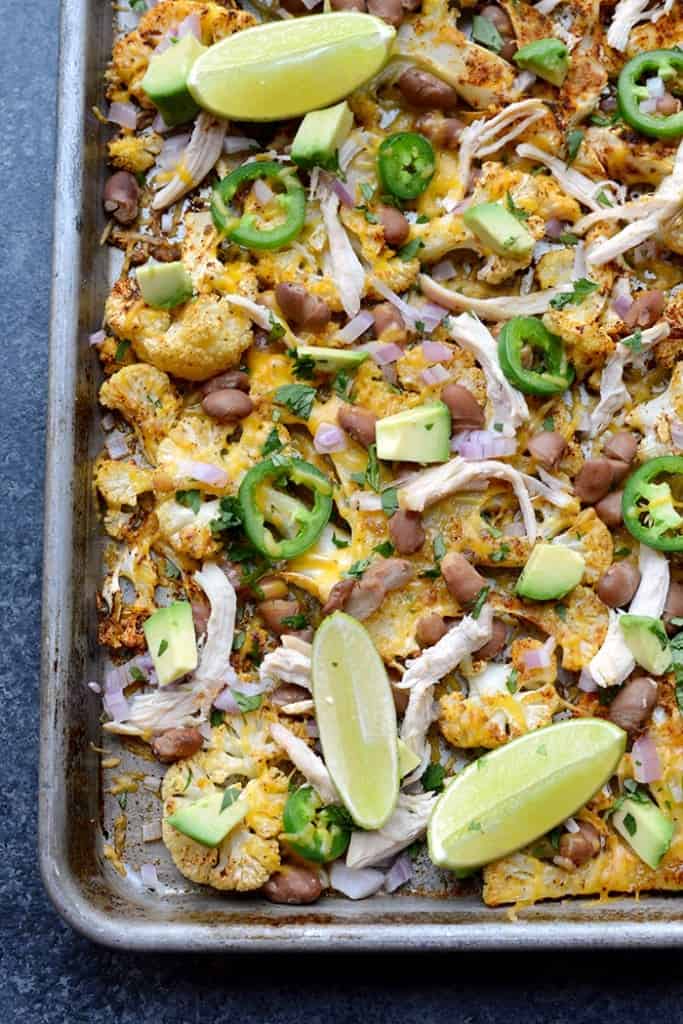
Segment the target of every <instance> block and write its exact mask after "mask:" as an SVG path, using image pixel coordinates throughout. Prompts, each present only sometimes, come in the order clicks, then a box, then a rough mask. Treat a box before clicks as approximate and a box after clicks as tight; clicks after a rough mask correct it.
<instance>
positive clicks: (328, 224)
mask: <svg viewBox="0 0 683 1024" xmlns="http://www.w3.org/2000/svg"><path fill="white" fill-rule="evenodd" d="M320 210H321V212H322V215H323V220H324V221H325V230H326V231H327V242H328V246H329V257H330V277H331V278H332V280H333V281H334V283H335V284H336V286H337V290H338V292H339V298H340V299H341V304H342V306H343V307H344V310H345V311H346V313H347V315H348V316H355V315H356V313H357V312H358V310H359V309H360V301H361V297H362V295H363V289H364V287H365V271H364V270H363V266H362V264H361V262H360V260H359V259H358V257H357V256H356V253H355V252H354V250H353V246H352V245H351V242H350V241H349V236H348V235H347V234H346V231H345V229H344V226H343V224H342V223H341V221H340V220H339V216H338V210H339V199H338V197H337V196H336V195H335V194H334V192H328V193H327V195H325V196H323V198H322V199H321V200H320Z"/></svg>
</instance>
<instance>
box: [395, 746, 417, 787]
mask: <svg viewBox="0 0 683 1024" xmlns="http://www.w3.org/2000/svg"><path fill="white" fill-rule="evenodd" d="M420 760H421V758H420V757H418V755H417V754H416V753H415V752H414V751H412V750H411V749H410V747H409V746H408V745H407V744H406V743H404V742H403V740H402V739H401V738H400V737H399V740H398V774H399V778H401V779H402V778H403V777H404V776H405V775H410V773H411V772H412V771H415V769H416V768H417V766H418V765H419V763H420Z"/></svg>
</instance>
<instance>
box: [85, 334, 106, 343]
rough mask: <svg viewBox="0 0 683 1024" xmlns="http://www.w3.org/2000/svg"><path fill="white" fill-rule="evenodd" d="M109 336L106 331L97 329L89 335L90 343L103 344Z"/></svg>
mask: <svg viewBox="0 0 683 1024" xmlns="http://www.w3.org/2000/svg"><path fill="white" fill-rule="evenodd" d="M106 337H107V335H106V333H105V331H95V332H94V333H93V334H89V335H88V344H89V345H101V344H102V342H103V341H104V340H105V338H106Z"/></svg>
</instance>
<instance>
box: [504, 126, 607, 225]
mask: <svg viewBox="0 0 683 1024" xmlns="http://www.w3.org/2000/svg"><path fill="white" fill-rule="evenodd" d="M517 156H521V157H523V158H524V159H525V160H536V161H538V163H540V164H544V165H545V166H546V167H547V168H548V170H549V171H550V173H551V174H552V176H553V177H554V178H555V179H556V180H557V181H558V182H559V184H560V185H561V186H562V188H563V189H564V191H565V192H566V193H567V194H568V195H570V196H573V197H574V199H578V201H579V202H580V203H583V205H584V206H588V207H589V208H590V209H591V210H601V209H604V207H602V206H601V205H600V200H599V199H598V198H597V197H598V195H599V194H600V193H601V192H604V190H605V189H609V190H610V193H611V194H610V195H609V199H610V202H612V203H614V202H616V201H617V200H618V199H619V198H620V197H621V196H622V195H623V191H624V190H623V188H622V186H621V185H617V184H616V183H615V182H613V181H609V180H608V179H606V180H604V181H593V180H592V179H591V178H588V177H587V176H586V175H585V174H582V173H581V171H577V170H576V168H574V167H568V166H567V165H566V163H564V161H563V160H560V159H558V157H556V156H551V155H550V153H546V151H545V150H544V149H539V148H538V146H530V145H529V144H528V143H526V142H523V143H522V144H521V146H517ZM605 194H607V193H605Z"/></svg>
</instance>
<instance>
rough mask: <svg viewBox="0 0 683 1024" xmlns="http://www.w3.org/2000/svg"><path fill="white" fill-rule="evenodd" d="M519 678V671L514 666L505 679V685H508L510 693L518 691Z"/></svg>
mask: <svg viewBox="0 0 683 1024" xmlns="http://www.w3.org/2000/svg"><path fill="white" fill-rule="evenodd" d="M518 678H519V672H518V671H517V669H516V668H513V669H512V671H511V672H510V675H509V676H508V677H507V679H506V680H505V686H506V687H507V691H508V693H517V679H518Z"/></svg>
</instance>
